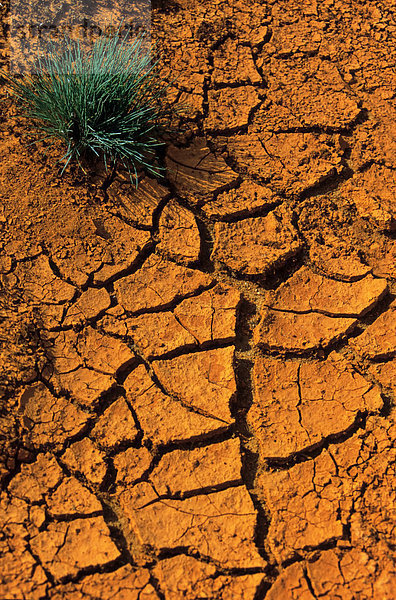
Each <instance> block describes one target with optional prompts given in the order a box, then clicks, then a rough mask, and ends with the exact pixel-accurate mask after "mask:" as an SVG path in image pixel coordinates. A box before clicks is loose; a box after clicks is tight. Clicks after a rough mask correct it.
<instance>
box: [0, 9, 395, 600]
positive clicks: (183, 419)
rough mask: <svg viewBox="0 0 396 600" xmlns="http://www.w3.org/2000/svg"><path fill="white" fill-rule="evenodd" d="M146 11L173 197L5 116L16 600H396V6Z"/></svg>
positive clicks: (1, 382)
mask: <svg viewBox="0 0 396 600" xmlns="http://www.w3.org/2000/svg"><path fill="white" fill-rule="evenodd" d="M153 5H154V10H153V35H154V37H155V39H156V40H157V42H158V45H159V48H160V50H161V53H162V54H161V55H162V59H163V69H164V72H171V73H172V79H173V80H174V82H175V83H174V84H173V85H174V87H173V88H172V90H171V92H170V93H171V95H172V96H173V97H175V98H178V99H180V100H181V101H182V102H188V103H189V106H190V108H189V110H188V114H187V115H186V116H184V117H183V118H182V119H181V120H180V123H179V127H178V134H177V135H176V136H174V137H173V138H172V139H171V140H169V144H168V146H167V154H166V163H167V166H168V174H167V178H166V179H165V180H164V181H162V182H161V183H158V182H156V181H154V180H152V179H150V178H148V177H146V178H145V179H144V180H143V181H142V182H141V184H140V187H139V189H138V191H135V190H134V188H133V187H132V186H131V184H130V183H129V181H128V179H127V177H126V176H125V174H123V173H118V174H117V177H116V178H115V180H114V181H113V183H112V184H111V185H110V187H109V188H108V189H107V190H103V189H102V187H101V183H102V180H103V178H102V177H100V176H98V174H95V173H93V172H92V173H88V174H87V175H82V174H81V173H80V172H78V170H76V169H75V168H73V167H71V168H70V169H68V171H67V172H66V173H65V174H64V176H62V177H60V176H59V174H58V172H57V168H56V166H54V156H49V155H45V154H43V150H45V148H44V144H43V143H42V142H41V143H36V144H35V145H33V146H27V145H26V142H27V141H30V140H31V135H30V133H29V129H28V125H27V123H26V122H25V121H24V120H23V119H22V118H20V117H18V116H17V115H16V109H15V106H14V105H13V103H12V101H11V100H10V98H8V96H7V95H6V92H5V91H4V90H3V91H2V92H1V94H2V97H1V99H2V105H3V116H2V117H1V120H0V135H1V146H0V181H1V205H0V229H1V239H0V246H1V255H0V273H1V279H2V291H1V296H0V307H1V314H0V356H1V361H2V365H1V368H2V373H1V375H0V392H1V394H2V402H1V414H0V427H1V438H0V442H1V448H0V467H1V471H0V475H1V481H2V490H3V491H2V496H1V502H0V522H1V528H2V536H1V539H0V598H7V599H9V600H21V599H23V600H61V599H63V598H65V599H67V600H179V599H180V600H181V599H182V598H184V599H187V600H199V599H206V600H236V599H237V598H241V599H243V600H264V599H265V600H319V598H320V599H321V600H336V599H337V600H394V599H395V598H396V594H395V590H396V570H395V500H396V497H395V462H396V451H395V446H394V440H395V436H396V412H395V406H394V400H395V397H396V384H395V381H396V320H395V310H396V308H395V307H396V304H395V302H394V300H395V296H396V283H395V279H396V267H395V265H396V262H395V260H396V237H395V229H396V225H395V224H396V200H395V190H396V178H395V169H396V159H395V156H396V153H395V150H396V133H395V99H396V92H395V89H396V85H395V84H396V78H395V68H394V65H395V61H396V50H395V42H394V40H395V35H396V13H395V6H393V3H391V2H388V1H385V0H374V1H373V2H363V1H360V0H315V1H312V0H299V1H298V2H297V0H276V1H275V0H267V1H266V2H259V1H255V0H249V2H246V1H239V0H229V1H228V2H221V1H220V0H210V1H207V2H201V3H200V2H195V1H193V0H188V1H187V0H172V1H169V2H165V1H162V0H156V1H155V2H153ZM1 15H2V19H3V22H4V23H5V22H6V19H7V17H6V15H5V12H4V10H3V8H2V9H1ZM5 31H6V29H5ZM0 53H1V57H0V58H1V61H2V63H4V61H5V60H6V56H7V43H6V39H2V40H1V43H0ZM59 152H60V149H55V150H54V153H55V154H57V153H59Z"/></svg>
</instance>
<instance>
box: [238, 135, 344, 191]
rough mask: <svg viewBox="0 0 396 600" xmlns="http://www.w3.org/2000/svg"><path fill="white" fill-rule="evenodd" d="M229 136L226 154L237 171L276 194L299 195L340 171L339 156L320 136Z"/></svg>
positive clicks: (329, 139) (331, 142) (325, 137)
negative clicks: (232, 161) (241, 171)
mask: <svg viewBox="0 0 396 600" xmlns="http://www.w3.org/2000/svg"><path fill="white" fill-rule="evenodd" d="M257 128H258V132H257V134H255V133H249V134H241V135H237V136H235V135H234V136H230V137H228V138H227V150H228V152H229V154H230V156H231V157H232V158H233V159H234V161H235V162H236V163H237V165H238V166H239V168H241V169H244V170H247V171H248V172H249V175H250V176H255V175H256V176H257V177H260V178H261V179H263V180H265V182H268V183H270V185H271V188H272V189H274V190H275V191H276V192H277V193H280V192H282V193H287V194H290V195H299V194H301V193H302V192H303V191H305V190H308V189H310V188H312V187H313V186H315V185H317V184H319V183H321V182H323V181H325V180H326V179H328V178H329V177H331V176H333V175H336V174H337V173H340V172H341V171H342V170H343V165H342V156H341V152H340V151H339V150H338V149H336V148H335V143H334V140H333V138H332V137H331V136H329V135H326V134H323V133H320V134H319V133H301V132H292V133H289V132H287V133H283V132H282V133H277V134H273V133H268V134H263V133H262V125H261V124H259V125H258V126H257Z"/></svg>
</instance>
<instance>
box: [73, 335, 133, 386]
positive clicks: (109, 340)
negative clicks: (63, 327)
mask: <svg viewBox="0 0 396 600" xmlns="http://www.w3.org/2000/svg"><path fill="white" fill-rule="evenodd" d="M77 349H78V352H79V354H80V355H81V356H82V358H83V359H84V362H85V365H86V366H87V367H89V368H91V369H94V370H95V371H98V372H100V373H104V374H106V375H113V376H114V375H115V374H116V372H117V371H118V370H119V369H121V368H123V367H125V366H127V365H129V364H130V363H131V361H132V360H133V359H134V358H135V355H134V353H133V352H132V350H130V348H128V346H127V345H126V344H124V343H123V342H121V340H118V339H115V338H113V337H110V336H107V335H104V334H103V333H100V332H99V331H97V330H96V329H93V328H92V327H86V328H85V329H84V330H83V331H82V333H81V335H80V337H79V340H78V345H77Z"/></svg>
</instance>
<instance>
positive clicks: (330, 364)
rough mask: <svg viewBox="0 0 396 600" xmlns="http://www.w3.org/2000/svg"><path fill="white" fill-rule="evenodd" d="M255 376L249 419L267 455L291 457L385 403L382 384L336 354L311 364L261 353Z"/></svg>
mask: <svg viewBox="0 0 396 600" xmlns="http://www.w3.org/2000/svg"><path fill="white" fill-rule="evenodd" d="M253 380H254V397H253V404H252V407H251V408H250V410H249V413H248V417H247V419H248V423H249V426H250V427H251V428H252V430H253V431H254V433H255V435H256V438H257V440H258V443H259V449H260V454H261V456H262V457H263V458H264V457H279V458H287V457H288V456H290V455H292V454H293V453H295V452H301V451H303V450H304V449H305V448H308V447H310V446H315V445H316V444H319V443H320V442H322V441H323V440H324V439H326V438H328V437H329V436H333V435H337V434H340V433H342V432H344V431H347V430H348V429H349V428H350V427H351V426H352V425H353V424H354V422H355V419H356V418H357V416H358V415H359V414H361V413H365V412H368V411H370V412H371V411H378V410H380V409H381V407H382V405H383V401H382V399H381V393H380V389H379V387H377V386H374V385H373V384H371V383H370V382H368V381H367V380H365V379H364V378H363V377H362V376H361V375H359V373H357V372H356V371H355V370H354V369H353V368H352V367H351V366H350V365H349V364H348V363H347V362H346V361H345V360H344V359H343V358H342V357H341V356H340V355H339V354H337V353H335V352H334V353H332V354H330V356H329V358H328V359H327V360H324V361H317V360H316V361H311V362H299V361H296V360H277V359H274V358H267V357H259V358H257V360H256V362H255V365H254V371H253Z"/></svg>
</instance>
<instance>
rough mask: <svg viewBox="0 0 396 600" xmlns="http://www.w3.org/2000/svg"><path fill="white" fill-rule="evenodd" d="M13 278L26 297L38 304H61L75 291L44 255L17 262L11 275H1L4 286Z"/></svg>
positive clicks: (68, 299) (70, 297)
mask: <svg viewBox="0 0 396 600" xmlns="http://www.w3.org/2000/svg"><path fill="white" fill-rule="evenodd" d="M15 280H16V282H17V283H18V285H19V286H20V287H21V288H22V289H23V290H24V293H25V294H26V295H27V297H28V298H29V299H30V300H32V301H33V302H35V303H39V304H63V303H65V302H68V301H70V300H71V299H72V298H73V296H74V294H75V293H76V289H75V287H74V286H72V285H70V284H69V283H67V282H66V281H63V280H62V279H60V278H59V277H57V275H55V273H54V271H53V270H52V268H51V265H50V262H49V260H48V258H47V257H46V256H39V257H38V258H36V259H35V260H33V261H31V262H30V261H29V262H22V263H19V264H18V265H17V267H16V269H15V270H14V271H13V273H12V274H11V275H9V276H7V275H5V276H3V281H4V283H5V285H6V286H7V284H8V283H9V284H10V283H11V282H12V281H15Z"/></svg>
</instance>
